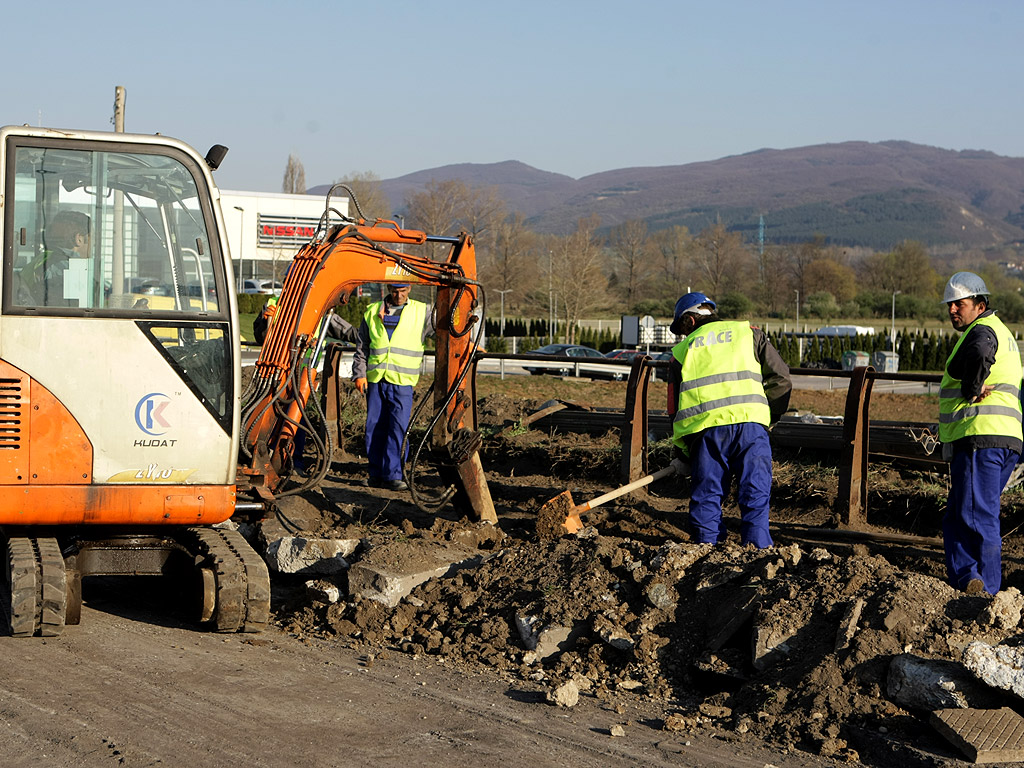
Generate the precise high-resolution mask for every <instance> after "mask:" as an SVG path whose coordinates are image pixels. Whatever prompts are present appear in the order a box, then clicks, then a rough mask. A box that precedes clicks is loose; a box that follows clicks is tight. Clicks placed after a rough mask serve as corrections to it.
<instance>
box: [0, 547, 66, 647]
mask: <svg viewBox="0 0 1024 768" xmlns="http://www.w3.org/2000/svg"><path fill="white" fill-rule="evenodd" d="M7 582H8V584H9V585H10V591H11V604H10V606H9V613H10V629H11V635H12V636H13V637H32V636H33V635H37V634H38V635H41V636H43V637H58V636H59V635H60V634H61V632H63V631H64V615H65V609H66V606H67V574H66V572H65V570H64V558H63V556H62V555H61V553H60V546H59V545H58V544H57V540H56V539H53V538H30V537H25V536H16V537H14V538H11V539H8V541H7Z"/></svg>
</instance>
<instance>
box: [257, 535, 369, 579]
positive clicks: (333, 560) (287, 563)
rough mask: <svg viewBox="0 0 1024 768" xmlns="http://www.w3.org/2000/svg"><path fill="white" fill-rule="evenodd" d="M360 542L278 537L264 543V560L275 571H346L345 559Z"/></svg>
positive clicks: (355, 540) (304, 572) (302, 572)
mask: <svg viewBox="0 0 1024 768" xmlns="http://www.w3.org/2000/svg"><path fill="white" fill-rule="evenodd" d="M359 544H360V542H359V540H358V539H321V538H306V537H305V536H281V537H279V538H276V539H274V540H272V541H268V542H266V546H265V553H264V556H263V559H264V560H266V561H267V565H268V566H269V567H270V568H271V569H272V570H274V571H277V572H278V573H298V574H313V573H315V574H323V575H331V574H338V573H342V572H343V571H346V570H348V568H349V561H348V559H347V558H348V557H349V556H350V555H351V554H352V553H353V552H355V551H356V550H357V549H358V548H359Z"/></svg>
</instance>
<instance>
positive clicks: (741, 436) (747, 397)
mask: <svg viewBox="0 0 1024 768" xmlns="http://www.w3.org/2000/svg"><path fill="white" fill-rule="evenodd" d="M717 309H718V307H717V305H716V304H715V302H713V301H712V300H711V299H710V298H708V297H707V296H706V295H705V294H703V293H701V292H699V291H697V292H693V293H687V294H686V295H684V296H681V297H680V298H679V301H677V302H676V306H675V313H674V317H673V319H672V325H671V326H670V328H671V331H672V332H673V333H675V334H676V335H677V336H683V339H682V341H680V342H679V343H678V344H676V346H675V347H674V348H673V349H672V361H671V363H670V364H669V405H670V411H671V413H670V415H671V416H672V419H673V421H672V425H673V432H672V442H673V443H674V445H675V447H676V449H677V451H678V452H679V453H680V454H682V456H683V457H685V458H686V460H688V462H689V464H690V465H691V468H692V469H691V477H690V526H691V528H692V530H693V536H694V539H695V540H696V541H697V542H698V543H706V544H718V543H721V542H723V541H724V540H725V538H726V534H727V531H726V526H725V521H724V520H723V517H722V501H723V500H724V499H725V497H726V495H727V494H728V491H729V486H730V484H731V482H732V478H733V477H736V478H737V481H738V483H739V493H738V500H739V507H740V515H741V521H740V542H741V543H742V544H744V545H748V544H749V545H752V546H754V547H757V548H759V549H761V548H764V547H770V546H771V545H772V538H771V534H770V533H769V531H768V509H769V504H770V496H771V485H772V451H771V444H770V442H769V438H768V428H769V426H770V425H771V424H773V423H774V422H775V421H777V420H778V419H779V417H780V416H781V415H782V414H783V413H784V412H785V411H786V409H787V408H788V407H789V396H790V393H791V391H792V383H791V381H790V378H789V366H787V365H786V363H785V361H783V359H782V357H781V356H780V355H779V353H778V352H777V351H776V350H775V348H774V347H773V346H772V345H771V343H770V342H769V341H768V338H767V336H766V335H765V334H764V332H763V331H762V330H761V329H760V328H753V327H751V325H750V324H749V323H747V322H740V321H730V320H723V319H721V318H719V316H718V315H717Z"/></svg>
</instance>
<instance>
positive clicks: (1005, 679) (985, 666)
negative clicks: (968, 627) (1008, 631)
mask: <svg viewBox="0 0 1024 768" xmlns="http://www.w3.org/2000/svg"><path fill="white" fill-rule="evenodd" d="M964 666H966V667H967V668H968V669H969V670H971V672H973V673H974V674H975V675H976V676H977V677H978V679H979V680H981V681H982V682H984V683H985V684H986V685H990V686H992V687H993V688H1001V689H1002V690H1004V691H1010V692H1012V693H1014V694H1016V695H1017V696H1019V697H1021V698H1024V648H1020V647H1010V646H1006V645H998V646H993V645H989V644H988V643H984V642H981V641H975V642H973V643H971V644H970V645H968V646H967V648H966V649H965V650H964Z"/></svg>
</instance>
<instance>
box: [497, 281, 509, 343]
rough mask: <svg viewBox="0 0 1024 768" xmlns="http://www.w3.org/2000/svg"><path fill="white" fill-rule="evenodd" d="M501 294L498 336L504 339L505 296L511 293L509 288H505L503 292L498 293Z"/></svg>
mask: <svg viewBox="0 0 1024 768" xmlns="http://www.w3.org/2000/svg"><path fill="white" fill-rule="evenodd" d="M498 293H499V294H501V322H500V328H501V331H500V335H501V337H502V338H505V294H506V293H512V289H511V288H506V289H505V290H504V291H498Z"/></svg>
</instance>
